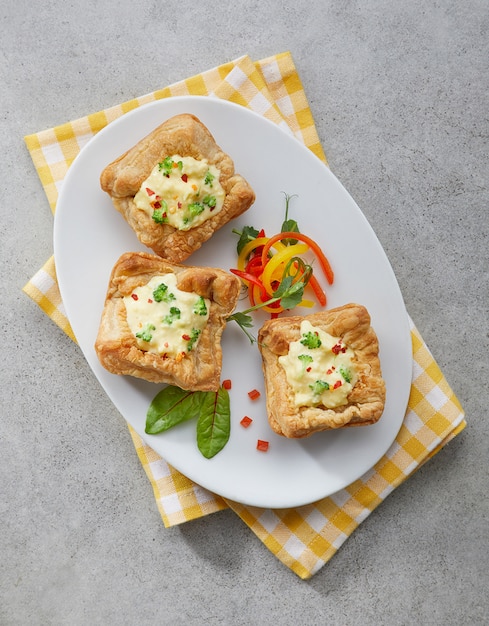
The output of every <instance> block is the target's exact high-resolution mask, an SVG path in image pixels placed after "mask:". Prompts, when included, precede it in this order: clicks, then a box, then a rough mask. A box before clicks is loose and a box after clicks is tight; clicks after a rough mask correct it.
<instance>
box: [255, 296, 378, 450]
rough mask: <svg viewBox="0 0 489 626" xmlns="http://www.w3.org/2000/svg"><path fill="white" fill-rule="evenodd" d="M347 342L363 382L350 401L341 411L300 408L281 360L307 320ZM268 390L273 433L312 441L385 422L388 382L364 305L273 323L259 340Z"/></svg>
mask: <svg viewBox="0 0 489 626" xmlns="http://www.w3.org/2000/svg"><path fill="white" fill-rule="evenodd" d="M305 319H306V320H309V321H310V323H311V324H312V325H313V326H315V327H317V328H319V329H321V330H324V331H325V332H327V333H328V334H329V335H332V336H333V337H339V338H341V339H342V342H343V344H345V345H346V346H348V347H349V348H351V349H352V350H353V351H354V358H353V364H354V367H355V369H356V371H357V373H358V380H357V382H356V383H355V385H354V386H353V388H352V390H351V392H350V393H349V395H348V397H347V404H345V405H343V406H338V407H336V408H326V407H324V406H322V405H319V406H299V407H298V406H296V405H295V403H294V396H293V393H292V390H291V388H290V386H289V384H288V382H287V377H286V372H285V369H284V368H283V367H282V365H281V364H280V363H279V357H280V356H282V355H286V354H287V353H288V350H289V344H290V343H291V342H292V341H297V340H299V339H300V337H301V332H300V327H301V322H302V321H303V320H305ZM258 345H259V348H260V351H261V355H262V362H263V372H264V377H265V387H266V403H267V412H268V419H269V423H270V426H271V428H272V429H273V430H274V431H275V432H276V433H278V434H279V435H283V436H285V437H289V438H300V437H308V436H309V435H312V434H313V433H316V432H319V431H323V430H329V429H335V428H343V427H347V426H363V425H368V424H374V423H375V422H377V421H378V420H379V418H380V417H381V415H382V413H383V410H384V403H385V383H384V380H383V378H382V372H381V367H380V360H379V344H378V339H377V335H376V334H375V331H374V330H373V328H372V327H371V325H370V315H369V313H368V311H367V310H366V308H365V307H363V306H361V305H359V304H353V303H352V304H347V305H345V306H342V307H338V308H335V309H330V310H329V311H322V312H319V313H313V314H311V315H307V316H304V317H303V316H291V317H283V318H277V319H272V320H269V321H267V322H265V324H264V325H263V326H262V328H261V329H260V331H259V335H258Z"/></svg>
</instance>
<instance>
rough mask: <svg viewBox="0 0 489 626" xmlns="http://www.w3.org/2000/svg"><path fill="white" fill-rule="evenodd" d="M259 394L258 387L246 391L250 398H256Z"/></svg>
mask: <svg viewBox="0 0 489 626" xmlns="http://www.w3.org/2000/svg"><path fill="white" fill-rule="evenodd" d="M260 395H261V394H260V392H259V391H258V389H252V390H251V391H248V396H249V398H250V400H258V398H259V397H260Z"/></svg>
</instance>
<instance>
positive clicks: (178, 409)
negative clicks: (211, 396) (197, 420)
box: [145, 386, 206, 435]
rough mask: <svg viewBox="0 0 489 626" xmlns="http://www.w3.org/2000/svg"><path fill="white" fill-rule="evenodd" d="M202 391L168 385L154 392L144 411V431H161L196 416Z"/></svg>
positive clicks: (155, 432)
mask: <svg viewBox="0 0 489 626" xmlns="http://www.w3.org/2000/svg"><path fill="white" fill-rule="evenodd" d="M205 393H206V392H203V391H185V390H183V389H180V388H179V387H173V386H168V387H165V388H164V389H162V390H161V391H160V392H159V393H157V394H156V396H155V397H154V399H153V401H152V402H151V404H150V405H149V409H148V411H147V413H146V427H145V432H146V433H147V434H148V435H156V434H158V433H162V432H164V431H165V430H168V429H169V428H172V427H173V426H176V425H177V424H181V423H182V422H185V421H186V420H189V419H192V418H193V417H197V415H198V414H199V410H200V405H201V403H202V394H205Z"/></svg>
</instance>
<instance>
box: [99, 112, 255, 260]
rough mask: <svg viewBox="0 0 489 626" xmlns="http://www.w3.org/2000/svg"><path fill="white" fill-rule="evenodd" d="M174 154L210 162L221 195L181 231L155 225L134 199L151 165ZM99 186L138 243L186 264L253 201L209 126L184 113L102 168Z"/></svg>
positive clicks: (251, 193) (166, 257)
mask: <svg viewBox="0 0 489 626" xmlns="http://www.w3.org/2000/svg"><path fill="white" fill-rule="evenodd" d="M174 154H179V155H180V156H183V157H185V156H190V157H193V158H194V159H197V160H202V159H207V161H208V162H209V164H211V165H215V166H216V167H217V168H218V169H219V171H220V179H219V180H220V183H221V186H222V187H223V189H224V191H225V194H226V195H225V199H224V204H223V206H222V208H221V210H220V211H219V212H218V213H216V214H215V215H213V216H212V217H210V218H209V219H207V220H206V221H205V222H203V223H202V224H200V225H199V226H196V227H194V228H191V229H190V230H186V231H183V230H178V229H177V228H174V227H173V226H171V225H170V224H157V223H156V222H154V220H153V219H152V218H151V216H149V215H148V214H147V213H146V212H145V211H142V210H140V209H138V208H137V206H136V204H135V202H134V196H135V195H136V193H137V192H138V191H139V189H140V187H141V185H142V183H143V182H144V181H145V180H146V178H147V177H148V176H149V175H150V173H151V171H152V170H153V168H154V167H155V165H156V164H157V163H159V162H161V161H162V160H163V159H164V158H165V157H167V156H172V155H174ZM100 185H101V187H102V189H103V190H104V191H105V192H107V193H108V194H109V195H110V197H111V199H112V203H113V205H114V207H115V208H116V209H117V210H118V211H119V212H120V213H121V214H122V216H123V217H124V219H125V220H126V221H127V223H128V224H129V226H130V227H131V228H132V229H133V230H134V232H135V233H136V235H137V237H138V239H139V240H140V241H141V243H143V244H144V245H145V246H147V247H148V248H150V249H152V250H153V251H154V252H155V253H156V254H158V255H159V256H161V257H162V258H165V259H168V260H169V261H171V262H173V263H181V262H182V261H184V260H186V259H187V258H188V257H189V256H190V255H191V254H192V253H193V252H195V251H196V250H198V249H199V248H200V247H201V246H202V244H203V243H204V242H206V241H207V240H208V239H210V238H211V237H212V235H213V234H214V233H215V232H216V231H217V230H218V229H220V228H221V227H222V226H224V225H225V224H227V223H228V222H229V221H230V220H231V219H233V218H235V217H238V216H239V215H241V214H242V213H244V212H245V211H246V210H247V209H249V207H250V206H251V205H252V204H253V202H254V201H255V193H254V191H253V189H252V188H251V186H250V185H249V184H248V182H247V181H246V180H245V179H244V178H243V177H242V176H241V175H240V174H237V173H236V172H235V170H234V162H233V160H232V158H231V157H230V156H229V155H228V154H227V153H225V152H224V151H223V150H222V149H221V148H220V147H219V146H218V145H217V143H216V141H215V140H214V138H213V136H212V134H211V133H210V131H209V130H208V128H207V127H206V126H204V124H202V122H201V121H200V120H199V119H198V118H197V117H195V116H194V115H191V114H189V113H183V114H180V115H176V116H174V117H172V118H170V119H169V120H167V121H166V122H164V123H163V124H161V125H160V126H158V127H157V128H155V129H154V130H153V131H152V132H151V133H149V134H148V135H147V136H146V137H144V138H143V139H141V141H139V142H138V143H137V144H136V145H135V146H133V147H132V148H131V149H130V150H128V151H127V152H125V153H124V154H122V155H121V156H120V157H118V158H117V159H116V160H115V161H113V162H112V163H110V164H109V165H107V167H106V168H105V169H104V170H103V171H102V174H101V176H100Z"/></svg>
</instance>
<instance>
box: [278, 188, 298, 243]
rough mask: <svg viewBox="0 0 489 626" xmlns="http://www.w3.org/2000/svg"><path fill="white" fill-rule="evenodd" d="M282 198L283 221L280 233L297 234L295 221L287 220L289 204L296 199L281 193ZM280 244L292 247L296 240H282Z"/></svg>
mask: <svg viewBox="0 0 489 626" xmlns="http://www.w3.org/2000/svg"><path fill="white" fill-rule="evenodd" d="M283 194H284V196H285V219H284V221H283V223H282V228H281V229H280V232H282V233H298V232H300V231H299V226H298V225H297V222H296V221H295V220H292V219H289V203H290V200H291V199H292V198H294V197H297V196H296V195H295V194H294V195H292V196H289V195H288V194H287V193H285V192H283ZM282 243H284V244H285V245H286V246H292V245H294V244H296V243H297V239H282Z"/></svg>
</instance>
